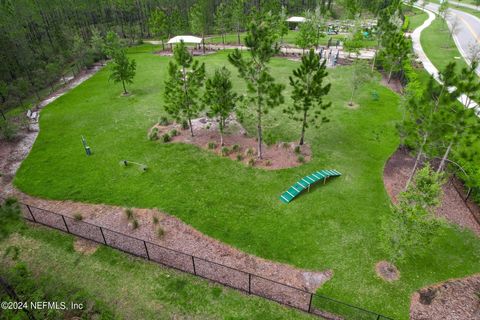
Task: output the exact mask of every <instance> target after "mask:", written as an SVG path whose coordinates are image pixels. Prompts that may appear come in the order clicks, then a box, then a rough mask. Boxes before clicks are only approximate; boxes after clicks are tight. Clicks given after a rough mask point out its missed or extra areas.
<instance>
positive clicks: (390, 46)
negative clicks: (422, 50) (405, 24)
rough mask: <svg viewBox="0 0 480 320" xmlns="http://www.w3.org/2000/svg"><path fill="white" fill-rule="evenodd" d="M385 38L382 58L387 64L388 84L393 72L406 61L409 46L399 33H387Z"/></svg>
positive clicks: (403, 36) (401, 33)
mask: <svg viewBox="0 0 480 320" xmlns="http://www.w3.org/2000/svg"><path fill="white" fill-rule="evenodd" d="M386 37H387V38H386V41H385V42H386V43H385V48H384V54H385V55H384V56H385V58H386V60H387V61H388V64H389V71H388V83H390V81H391V80H392V74H393V71H394V70H396V69H398V68H400V67H401V66H402V65H403V62H404V61H405V59H407V57H408V55H409V53H410V50H411V44H410V43H409V41H408V40H407V38H405V35H404V34H403V32H400V31H397V32H391V33H388V34H386Z"/></svg>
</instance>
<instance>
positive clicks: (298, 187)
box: [280, 170, 342, 203]
mask: <svg viewBox="0 0 480 320" xmlns="http://www.w3.org/2000/svg"><path fill="white" fill-rule="evenodd" d="M341 175H342V174H341V173H340V172H338V171H337V170H321V171H317V172H314V173H312V174H311V175H308V176H306V177H304V178H302V179H300V180H299V181H297V183H295V184H294V185H293V186H291V187H290V189H288V190H287V191H285V192H284V193H283V194H282V195H281V196H280V200H281V201H282V202H284V203H289V202H290V201H292V200H293V199H294V198H295V197H296V196H298V195H299V194H300V193H301V192H302V191H303V190H308V191H310V185H312V184H314V183H316V182H318V181H320V180H323V183H324V184H325V182H326V181H327V178H329V177H338V176H341Z"/></svg>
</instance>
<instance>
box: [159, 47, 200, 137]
mask: <svg viewBox="0 0 480 320" xmlns="http://www.w3.org/2000/svg"><path fill="white" fill-rule="evenodd" d="M173 55H174V60H175V62H174V61H170V63H169V65H168V75H169V78H168V79H167V80H166V81H165V93H164V95H165V110H166V111H167V112H168V113H169V114H170V115H172V116H173V117H174V118H175V119H176V120H177V121H180V120H188V124H189V127H190V133H191V135H192V137H193V128H192V118H193V117H195V116H196V115H197V114H198V112H199V111H200V110H201V105H200V103H199V94H200V89H201V88H202V86H203V82H204V80H205V64H204V63H202V64H199V62H198V60H193V57H192V55H191V54H190V52H188V49H187V47H186V46H185V43H183V41H182V42H180V43H179V44H178V45H176V46H175V48H174V51H173Z"/></svg>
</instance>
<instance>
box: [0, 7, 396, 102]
mask: <svg viewBox="0 0 480 320" xmlns="http://www.w3.org/2000/svg"><path fill="white" fill-rule="evenodd" d="M388 2H389V1H385V0H375V1H367V0H337V1H333V0H302V1H297V0H282V1H278V0H179V1H171V0H83V1H73V0H48V1H46V0H0V17H1V19H0V48H1V50H0V59H1V61H2V64H1V65H0V107H1V108H2V109H8V108H10V107H14V106H18V105H21V104H23V103H25V100H26V99H27V98H28V97H36V98H37V99H39V98H40V93H41V92H42V90H43V91H44V90H45V89H48V88H50V90H51V91H53V90H54V84H55V83H56V82H57V81H59V80H60V79H62V78H63V77H65V75H67V74H68V75H75V74H78V73H79V72H80V71H81V70H83V69H84V68H86V67H89V66H91V65H92V64H93V63H94V62H95V61H98V60H101V59H103V58H105V57H104V54H103V53H102V48H101V43H102V40H103V38H104V37H105V35H106V34H107V32H108V31H114V32H116V33H117V34H118V35H119V36H120V37H121V38H122V39H125V41H126V42H127V44H135V43H138V42H140V41H141V39H145V38H149V37H152V36H155V35H156V34H158V33H161V34H162V35H163V37H165V38H168V37H170V36H173V35H178V34H185V33H191V34H196V35H203V34H213V33H221V31H238V30H245V27H246V25H247V23H248V19H249V17H251V16H252V15H253V14H254V13H255V12H258V11H263V12H266V11H272V12H279V11H280V10H282V7H284V10H286V12H287V13H288V14H290V15H293V14H302V13H303V12H304V11H305V10H307V9H311V10H313V9H314V8H316V7H317V6H319V7H320V8H322V11H324V12H325V13H327V12H330V11H332V9H333V7H334V6H337V7H338V6H343V7H345V8H347V9H348V10H347V11H348V12H352V13H356V12H362V11H363V10H365V11H366V10H368V11H370V12H376V11H377V10H378V9H379V8H381V7H382V6H385V5H386V4H387V3H388ZM235 10H237V11H235ZM238 10H240V11H242V12H243V14H238ZM153 12H156V13H157V18H158V17H160V18H161V19H163V23H162V26H163V28H162V30H158V28H154V29H155V30H151V29H152V28H151V23H150V21H151V17H152V13H153ZM158 13H160V14H158ZM219 29H221V31H219Z"/></svg>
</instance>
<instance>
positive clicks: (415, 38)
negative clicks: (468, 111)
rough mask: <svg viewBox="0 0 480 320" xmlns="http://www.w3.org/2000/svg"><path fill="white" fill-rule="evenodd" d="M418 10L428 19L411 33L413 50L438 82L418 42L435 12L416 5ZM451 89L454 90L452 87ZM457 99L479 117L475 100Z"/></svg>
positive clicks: (432, 66)
mask: <svg viewBox="0 0 480 320" xmlns="http://www.w3.org/2000/svg"><path fill="white" fill-rule="evenodd" d="M417 8H418V9H420V10H424V11H425V12H426V13H427V14H428V19H427V20H426V21H425V22H424V23H423V24H422V25H421V26H420V27H418V28H417V29H415V30H414V31H413V33H412V43H413V50H414V52H415V54H416V55H417V56H418V58H419V59H420V61H421V62H422V64H423V67H424V68H425V70H426V71H427V72H428V73H429V74H431V75H432V76H433V77H434V78H435V79H436V80H437V81H438V82H440V79H439V77H438V69H437V68H436V67H435V66H434V65H433V63H432V62H431V61H430V59H429V58H428V56H427V54H426V53H425V51H424V50H423V48H422V43H421V42H420V37H421V35H422V32H423V30H425V29H426V28H428V27H429V26H430V25H431V24H432V22H433V20H435V14H434V13H433V12H432V11H430V10H428V9H427V8H425V9H422V8H421V7H417ZM451 90H454V88H452V89H451ZM458 100H459V101H460V102H461V103H462V104H463V105H464V106H465V107H467V108H473V109H475V110H476V111H475V112H476V114H477V115H478V116H479V117H480V106H479V105H478V104H477V103H476V102H475V101H471V100H470V99H469V98H468V97H467V96H466V95H461V96H460V98H458Z"/></svg>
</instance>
